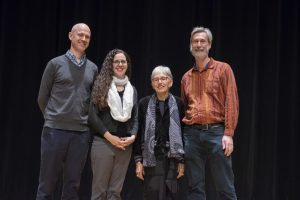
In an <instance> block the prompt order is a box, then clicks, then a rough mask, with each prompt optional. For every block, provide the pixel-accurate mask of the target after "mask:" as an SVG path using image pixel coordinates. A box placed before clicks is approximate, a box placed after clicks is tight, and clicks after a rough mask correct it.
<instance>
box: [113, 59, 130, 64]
mask: <svg viewBox="0 0 300 200" xmlns="http://www.w3.org/2000/svg"><path fill="white" fill-rule="evenodd" d="M113 63H114V64H115V65H119V64H122V65H125V64H127V61H126V60H114V61H113Z"/></svg>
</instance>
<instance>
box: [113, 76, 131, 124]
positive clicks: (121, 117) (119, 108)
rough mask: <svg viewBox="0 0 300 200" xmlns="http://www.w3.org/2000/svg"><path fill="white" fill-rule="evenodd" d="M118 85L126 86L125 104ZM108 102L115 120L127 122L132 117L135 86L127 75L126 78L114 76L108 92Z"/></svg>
mask: <svg viewBox="0 0 300 200" xmlns="http://www.w3.org/2000/svg"><path fill="white" fill-rule="evenodd" d="M116 85H122V86H124V94H123V105H122V100H121V98H120V95H119V93H118V90H117V87H116ZM107 103H108V106H109V108H110V114H111V116H112V117H113V118H114V119H115V120H117V121H120V122H126V121H128V119H130V118H131V110H132V107H133V87H132V85H131V84H130V82H129V80H128V77H127V76H125V78H124V79H118V78H117V77H115V76H113V80H112V82H111V85H110V89H109V90H108V94H107Z"/></svg>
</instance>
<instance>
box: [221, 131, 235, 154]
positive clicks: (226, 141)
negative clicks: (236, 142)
mask: <svg viewBox="0 0 300 200" xmlns="http://www.w3.org/2000/svg"><path fill="white" fill-rule="evenodd" d="M222 145H223V150H224V154H225V155H226V156H230V155H231V153H232V152H233V139H232V137H231V136H228V135H224V136H223V138H222Z"/></svg>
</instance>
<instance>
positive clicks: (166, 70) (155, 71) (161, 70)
mask: <svg viewBox="0 0 300 200" xmlns="http://www.w3.org/2000/svg"><path fill="white" fill-rule="evenodd" d="M157 74H164V75H166V76H167V77H168V78H169V79H170V80H173V75H172V72H171V70H170V68H169V67H167V66H163V65H159V66H157V67H155V68H154V69H153V71H152V74H151V80H152V79H153V77H154V76H155V75H157Z"/></svg>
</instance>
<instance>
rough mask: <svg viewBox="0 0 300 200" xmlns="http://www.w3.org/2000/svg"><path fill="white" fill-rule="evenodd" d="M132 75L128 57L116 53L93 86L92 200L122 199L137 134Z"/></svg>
mask: <svg viewBox="0 0 300 200" xmlns="http://www.w3.org/2000/svg"><path fill="white" fill-rule="evenodd" d="M130 75H131V61H130V58H129V56H128V54H127V53H126V52H125V51H123V50H120V49H113V50H111V51H110V52H109V53H108V54H107V56H106V57H105V59H104V62H103V64H102V68H101V71H100V73H99V75H98V76H97V78H96V80H95V83H94V86H93V90H92V96H91V104H90V110H89V123H90V126H91V130H92V132H93V133H94V140H93V144H92V148H91V165H92V171H93V182H92V200H96V199H101V200H106V199H121V197H120V193H121V190H122V187H123V183H124V179H125V176H126V172H127V168H128V164H129V161H130V157H131V152H132V145H131V144H132V143H133V142H134V140H135V136H136V134H137V130H138V118H137V116H138V113H137V107H138V106H137V92H136V89H135V87H134V86H132V85H131V83H130V81H129V79H130Z"/></svg>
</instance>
